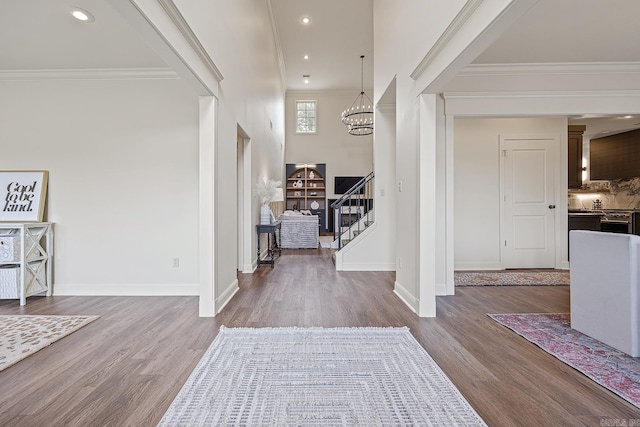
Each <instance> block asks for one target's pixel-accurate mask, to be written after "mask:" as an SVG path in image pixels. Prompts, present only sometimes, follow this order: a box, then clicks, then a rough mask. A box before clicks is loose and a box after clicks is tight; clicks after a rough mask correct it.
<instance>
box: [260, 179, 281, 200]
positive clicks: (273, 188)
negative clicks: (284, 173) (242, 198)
mask: <svg viewBox="0 0 640 427" xmlns="http://www.w3.org/2000/svg"><path fill="white" fill-rule="evenodd" d="M281 185H282V181H274V180H273V179H270V180H268V181H267V180H264V179H258V183H257V184H256V195H257V196H258V198H259V199H260V203H262V204H263V205H266V204H268V203H269V202H271V201H272V200H273V199H274V198H275V196H276V193H277V189H278V188H279V187H280V186H281Z"/></svg>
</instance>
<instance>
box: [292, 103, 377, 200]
mask: <svg viewBox="0 0 640 427" xmlns="http://www.w3.org/2000/svg"><path fill="white" fill-rule="evenodd" d="M368 93H369V94H371V92H370V91H369V92H368ZM357 95H358V94H357V93H356V92H298V91H290V92H287V97H286V105H285V111H286V133H285V135H286V141H287V149H286V153H285V159H286V163H302V164H304V163H326V165H327V176H326V177H325V180H326V185H327V199H337V198H338V197H340V195H337V196H336V194H335V192H334V188H333V185H334V177H336V176H367V175H368V174H369V173H370V172H371V171H373V136H372V135H367V136H353V135H349V134H348V133H347V129H346V127H345V126H344V125H343V124H342V122H341V121H340V117H341V114H342V111H344V110H345V109H346V108H347V107H350V106H351V104H352V103H353V100H354V99H355V98H356V96H357ZM302 99H311V100H316V101H317V107H318V117H317V131H318V132H317V133H316V134H311V135H305V134H296V129H295V125H296V117H295V101H296V100H302ZM285 178H286V177H285V176H283V177H282V179H283V180H284V179H285ZM283 182H284V181H283Z"/></svg>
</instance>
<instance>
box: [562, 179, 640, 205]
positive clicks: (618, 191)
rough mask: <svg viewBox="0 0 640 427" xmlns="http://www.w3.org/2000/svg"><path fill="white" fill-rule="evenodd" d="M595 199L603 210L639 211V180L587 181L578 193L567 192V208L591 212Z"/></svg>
mask: <svg viewBox="0 0 640 427" xmlns="http://www.w3.org/2000/svg"><path fill="white" fill-rule="evenodd" d="M592 193H593V194H592ZM596 194H597V195H596ZM595 199H599V200H601V201H602V208H603V209H640V178H630V179H616V180H611V181H587V182H585V183H584V184H583V185H582V189H581V190H580V193H574V192H571V191H569V208H570V209H587V210H591V209H593V201H594V200H595Z"/></svg>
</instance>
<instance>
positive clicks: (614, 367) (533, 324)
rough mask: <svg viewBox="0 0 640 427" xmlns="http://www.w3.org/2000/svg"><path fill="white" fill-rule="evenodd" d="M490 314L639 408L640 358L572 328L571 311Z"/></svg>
mask: <svg viewBox="0 0 640 427" xmlns="http://www.w3.org/2000/svg"><path fill="white" fill-rule="evenodd" d="M489 317H491V318H492V319H494V320H495V321H497V322H498V323H500V324H502V325H504V326H506V327H507V328H509V329H511V330H513V331H514V332H515V333H517V334H518V335H520V336H522V337H524V338H526V339H527V340H529V341H530V342H532V343H534V344H536V345H537V346H538V347H540V348H542V349H543V350H545V351H546V352H547V353H549V354H551V355H553V356H555V357H556V358H558V359H560V360H561V361H563V362H564V363H566V364H567V365H569V366H571V367H572V368H574V369H576V370H578V371H580V372H581V373H583V374H584V375H586V376H587V377H589V378H591V379H592V380H594V381H595V382H597V383H598V384H600V385H601V386H603V387H606V388H608V389H609V390H611V391H612V392H614V393H615V394H617V395H618V396H620V397H622V398H623V399H625V400H627V401H629V402H631V403H632V404H633V405H635V406H637V407H639V408H640V358H637V357H636V358H634V357H631V356H629V355H627V354H625V353H623V352H621V351H618V350H616V349H614V348H613V347H610V346H608V345H606V344H603V343H602V342H600V341H598V340H595V339H593V338H591V337H589V336H587V335H584V334H583V333H581V332H578V331H576V330H575V329H571V324H570V321H569V315H568V314H489Z"/></svg>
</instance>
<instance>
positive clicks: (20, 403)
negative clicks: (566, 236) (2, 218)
mask: <svg viewBox="0 0 640 427" xmlns="http://www.w3.org/2000/svg"><path fill="white" fill-rule="evenodd" d="M238 279H239V287H240V290H239V292H238V293H237V294H236V296H235V297H234V298H233V299H232V300H231V301H230V302H229V304H227V306H226V307H225V308H224V310H223V311H222V312H221V313H220V314H219V315H218V316H216V317H215V318H200V317H198V299H197V298H196V297H58V296H54V297H48V298H45V297H31V298H29V300H28V304H27V305H26V306H25V307H20V306H19V305H18V302H17V301H14V300H0V314H97V315H100V318H99V319H98V320H96V321H94V322H92V323H91V324H89V325H87V326H85V327H83V328H81V329H80V330H78V331H76V332H74V333H73V334H71V335H69V336H67V337H65V338H63V339H62V340H60V341H58V342H55V343H54V344H52V345H50V346H49V347H47V348H44V349H43V350H41V351H39V352H38V353H36V354H34V355H32V356H29V357H28V358H26V359H24V360H23V361H21V362H19V363H17V364H16V365H14V366H12V367H10V368H8V369H6V370H4V371H2V372H0V425H1V426H43V425H46V426H154V425H156V424H157V422H158V421H159V420H160V418H161V417H162V415H163V414H164V412H165V411H166V409H167V408H168V406H169V405H170V404H171V402H172V401H173V399H174V397H175V396H176V394H177V393H178V391H179V390H180V388H181V387H182V385H183V384H184V382H185V381H186V379H187V377H188V376H189V374H190V373H191V372H192V370H193V369H194V367H195V365H196V364H197V362H198V361H199V360H200V358H201V357H202V355H203V354H204V352H205V350H206V349H207V348H208V347H209V345H210V344H211V342H212V341H213V339H214V338H215V336H216V334H217V331H218V328H219V327H220V325H225V326H227V327H275V326H299V327H309V326H322V327H363V326H375V327H387V326H393V327H400V326H407V327H409V328H410V330H411V332H412V333H413V334H414V336H415V337H416V339H417V340H418V342H420V344H421V345H422V346H423V347H424V348H425V349H426V350H427V351H428V353H429V354H430V355H431V356H432V357H433V359H434V360H435V361H436V362H437V363H438V364H439V366H440V367H441V368H442V369H443V371H444V372H445V373H446V374H447V376H448V377H449V378H450V379H451V380H452V382H453V383H454V384H455V385H456V386H457V387H458V388H459V390H460V392H461V393H462V394H463V395H464V396H465V397H466V398H467V399H468V400H469V402H470V403H471V404H472V406H473V407H474V408H475V409H476V411H478V413H479V414H480V415H481V416H482V417H483V418H484V419H485V421H486V422H487V424H488V425H490V426H514V425H515V426H519V425H523V426H524V425H572V426H573V425H587V426H600V425H601V423H606V422H608V421H607V420H614V421H615V420H624V421H625V422H626V423H627V424H629V423H630V420H640V410H639V409H638V408H636V407H634V406H633V405H631V404H629V403H627V402H626V401H624V400H623V399H621V398H619V397H618V396H616V395H614V394H613V393H611V392H609V391H608V390H606V389H604V388H602V387H600V386H598V385H597V384H596V383H594V382H593V381H591V380H590V379H588V378H587V377H585V376H584V375H582V374H580V373H579V372H577V371H575V370H574V369H572V368H570V367H568V366H567V365H565V364H564V363H562V362H560V361H558V360H557V359H555V358H554V357H552V356H550V355H548V354H547V353H546V352H544V351H543V350H541V349H539V348H538V347H536V346H535V345H533V344H531V343H529V342H528V341H526V340H524V339H523V338H521V337H519V336H518V335H517V334H515V333H513V332H511V331H510V330H508V329H507V328H505V327H503V326H501V325H499V324H498V323H497V322H495V321H493V320H492V319H491V318H489V317H488V316H487V313H563V312H568V311H569V287H568V286H487V287H459V288H456V295H455V296H447V297H438V307H437V314H438V316H437V317H436V318H430V319H421V318H419V317H418V316H416V315H415V314H414V313H413V312H412V311H411V310H409V309H408V308H407V307H406V305H405V304H404V303H403V302H402V301H401V300H400V299H399V298H398V297H397V296H396V295H395V294H394V293H393V284H394V280H395V276H394V274H393V273H390V272H336V271H335V269H334V266H333V263H332V261H331V255H330V251H329V250H327V249H317V250H285V251H283V256H282V257H281V258H279V259H278V260H277V262H276V265H275V268H273V269H272V268H270V267H264V266H262V267H260V268H259V269H258V270H257V271H256V272H255V273H254V274H239V275H238ZM614 421H609V422H614Z"/></svg>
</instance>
